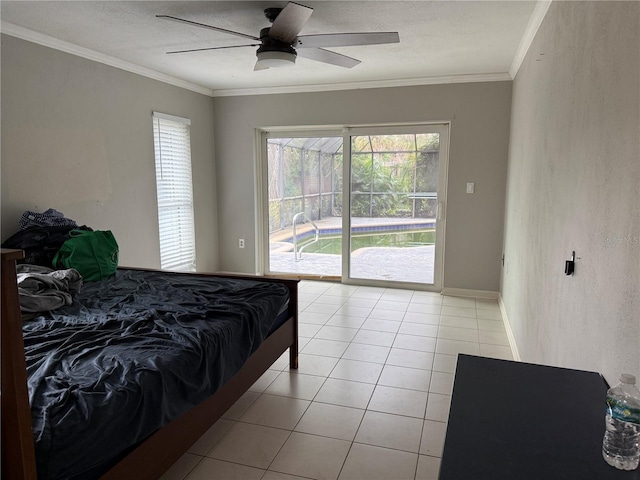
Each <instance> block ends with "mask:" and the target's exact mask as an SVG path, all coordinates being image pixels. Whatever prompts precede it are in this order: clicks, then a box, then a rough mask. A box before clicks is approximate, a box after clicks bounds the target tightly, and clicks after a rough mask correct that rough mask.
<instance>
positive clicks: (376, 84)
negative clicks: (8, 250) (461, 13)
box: [213, 72, 512, 97]
mask: <svg viewBox="0 0 640 480" xmlns="http://www.w3.org/2000/svg"><path fill="white" fill-rule="evenodd" d="M511 79H512V78H511V76H510V75H509V74H508V73H506V72H505V73H486V74H475V75H450V76H441V77H421V78H406V79H397V80H375V81H369V82H352V83H331V84H318V85H291V86H286V87H261V88H237V89H221V90H214V91H213V96H214V97H235V96H241V95H273V94H280V93H310V92H329V91H336V90H359V89H364V88H387V87H413V86H420V85H441V84H446V83H473V82H504V81H509V80H511Z"/></svg>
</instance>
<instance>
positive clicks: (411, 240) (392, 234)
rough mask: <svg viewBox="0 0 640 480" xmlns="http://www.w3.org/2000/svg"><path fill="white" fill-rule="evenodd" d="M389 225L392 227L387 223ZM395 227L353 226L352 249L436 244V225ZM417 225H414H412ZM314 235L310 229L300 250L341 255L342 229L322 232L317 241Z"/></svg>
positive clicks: (301, 238)
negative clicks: (427, 226)
mask: <svg viewBox="0 0 640 480" xmlns="http://www.w3.org/2000/svg"><path fill="white" fill-rule="evenodd" d="M385 227H390V226H385ZM393 227H395V228H380V227H379V226H378V227H366V228H364V227H363V228H354V229H353V230H354V231H353V233H352V236H351V251H352V252H353V251H355V250H358V249H361V248H373V247H398V248H406V247H422V246H425V245H434V244H435V235H436V231H435V225H434V226H433V227H431V225H429V227H431V228H424V227H422V228H420V229H416V228H409V227H407V226H401V225H394V226H393ZM412 227H415V226H412ZM313 240H314V235H313V233H312V232H308V233H306V234H304V235H300V236H299V238H298V251H301V250H303V251H304V252H305V253H324V254H328V255H340V254H341V253H342V235H341V231H340V230H338V231H337V232H336V231H335V229H334V230H333V231H320V236H319V239H318V241H317V242H315V243H313Z"/></svg>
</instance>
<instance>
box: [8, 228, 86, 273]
mask: <svg viewBox="0 0 640 480" xmlns="http://www.w3.org/2000/svg"><path fill="white" fill-rule="evenodd" d="M74 229H79V230H89V231H92V229H91V228H89V227H87V226H84V225H83V226H82V227H72V226H59V227H31V228H27V229H26V230H20V231H18V232H17V233H15V234H13V235H12V236H10V237H9V238H7V239H6V240H5V241H4V242H3V243H2V248H17V249H20V250H24V259H23V260H21V261H20V262H19V263H29V264H31V265H42V266H43V267H49V268H54V266H53V263H52V262H53V257H54V256H55V254H56V253H57V252H58V250H60V247H61V246H62V244H63V243H64V242H65V241H67V240H68V239H69V232H70V231H71V230H74Z"/></svg>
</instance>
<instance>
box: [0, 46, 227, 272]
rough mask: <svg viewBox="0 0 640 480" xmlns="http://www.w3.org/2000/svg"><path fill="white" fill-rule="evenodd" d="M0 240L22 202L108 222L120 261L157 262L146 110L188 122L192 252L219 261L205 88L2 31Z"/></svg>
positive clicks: (205, 263) (209, 263)
mask: <svg viewBox="0 0 640 480" xmlns="http://www.w3.org/2000/svg"><path fill="white" fill-rule="evenodd" d="M1 87H2V125H1V127H2V130H1V132H2V210H1V213H2V231H1V235H2V239H3V240H4V239H6V238H7V237H8V236H10V235H11V234H12V233H14V232H15V231H17V230H18V227H17V221H18V219H19V217H20V215H21V214H22V212H23V211H24V210H36V211H43V210H45V209H47V208H55V209H57V210H59V211H61V212H63V213H64V214H65V215H66V216H67V217H69V218H72V219H74V220H76V221H77V222H79V223H80V224H86V225H88V226H90V227H92V228H94V229H110V230H112V231H113V233H114V235H115V237H116V239H117V240H118V243H119V246H120V264H121V265H131V266H141V267H159V266H160V252H159V244H158V211H157V201H156V186H155V163H154V153H153V130H152V122H151V112H152V111H153V110H156V111H160V112H164V113H169V114H173V115H178V116H183V117H188V118H190V119H191V120H192V124H191V149H192V150H191V153H192V162H193V178H194V196H195V220H196V250H197V252H196V256H197V264H198V269H199V270H205V271H207V270H208V271H211V270H215V269H217V267H218V245H217V232H216V221H217V220H216V194H215V188H213V185H215V166H214V161H213V133H212V132H213V106H212V100H211V98H210V97H208V96H205V95H201V94H197V93H193V92H190V91H187V90H184V89H181V88H178V87H173V86H170V85H167V84H165V83H161V82H158V81H155V80H150V79H148V78H144V77H142V76H139V75H135V74H132V73H128V72H125V71H123V70H120V69H117V68H113V67H110V66H106V65H103V64H99V63H96V62H92V61H90V60H86V59H83V58H80V57H76V56H73V55H69V54H66V53H63V52H60V51H57V50H53V49H50V48H46V47H42V46H38V45H35V44H32V43H29V42H26V41H23V40H19V39H17V38H14V37H10V36H7V35H3V36H2V84H1Z"/></svg>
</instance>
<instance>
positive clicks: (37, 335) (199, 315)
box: [0, 249, 298, 479]
mask: <svg viewBox="0 0 640 480" xmlns="http://www.w3.org/2000/svg"><path fill="white" fill-rule="evenodd" d="M21 258H22V252H21V251H19V250H6V249H3V250H2V284H1V288H2V320H1V323H2V324H1V327H2V331H1V335H2V337H1V339H2V344H1V354H2V372H1V373H2V396H1V397H0V398H1V402H2V403H1V410H2V411H1V413H2V419H1V421H2V475H3V478H7V479H14V478H15V479H23V478H24V479H36V478H41V479H43V478H45V479H53V478H83V479H84V478H104V479H111V478H113V479H116V478H117V479H120V478H137V479H138V478H139V479H155V478H158V477H160V476H161V475H162V473H164V472H165V471H166V470H167V469H168V468H170V467H171V466H172V465H173V464H174V463H175V462H176V461H177V460H178V459H179V458H180V456H181V455H182V454H184V453H185V452H186V451H187V450H188V449H189V447H190V446H191V445H192V444H193V443H194V442H195V441H196V440H197V439H198V438H200V436H202V435H203V434H204V433H205V432H206V431H207V430H208V428H209V427H210V426H211V425H213V424H214V423H215V421H216V420H218V418H220V417H221V416H222V415H223V414H224V412H225V411H226V410H227V409H228V408H229V407H230V406H231V405H233V403H235V401H236V400H237V399H238V398H239V397H240V396H242V394H243V393H244V392H245V391H246V390H247V389H248V388H249V387H250V386H251V385H252V384H253V383H254V382H255V381H256V380H257V379H258V378H259V377H260V376H261V375H262V374H263V373H264V372H265V371H266V370H267V369H268V368H269V367H270V366H271V365H272V364H273V362H274V361H276V360H277V359H278V358H280V356H281V355H282V354H284V353H285V352H286V351H287V349H288V350H289V363H290V368H297V330H298V329H297V283H298V281H297V280H294V279H276V278H271V277H250V276H239V275H218V274H214V275H210V274H179V273H168V272H159V271H154V270H145V269H119V270H118V272H117V274H116V276H115V277H114V278H113V279H109V280H105V281H101V282H88V283H87V284H86V285H85V286H83V288H82V290H81V292H80V293H79V294H78V295H77V297H76V301H75V302H74V303H73V304H72V305H70V306H68V307H63V308H61V309H58V310H55V311H54V312H51V313H46V314H44V315H38V316H36V317H35V318H33V319H30V320H27V321H23V318H22V316H21V312H20V305H19V297H18V289H17V283H16V261H18V260H20V259H21ZM213 318H215V319H216V321H215V322H214V321H212V319H213ZM114 359H116V360H114ZM96 372H97V373H96Z"/></svg>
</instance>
